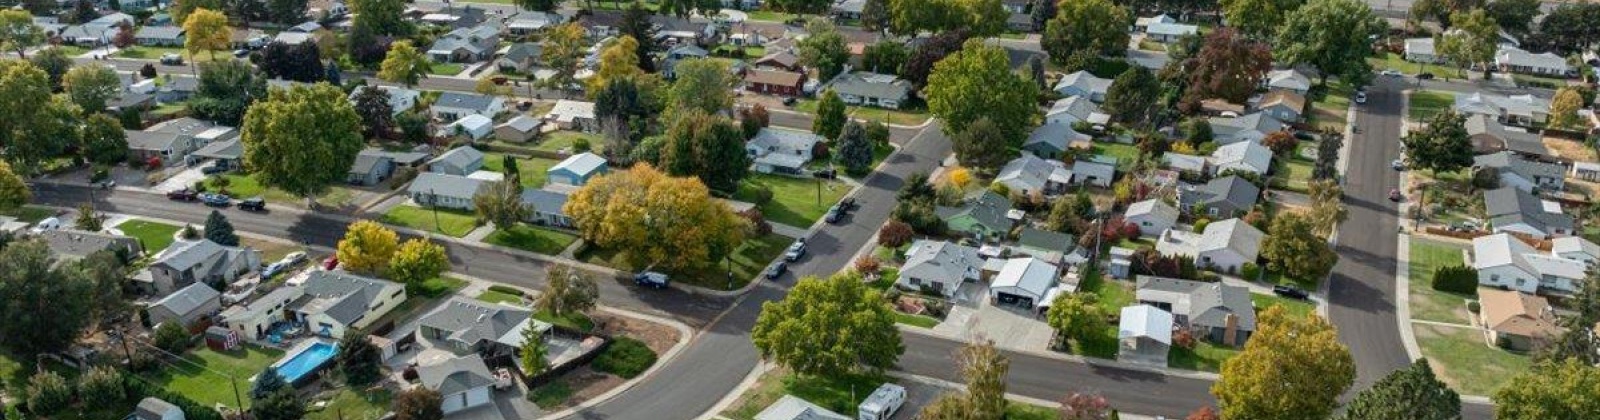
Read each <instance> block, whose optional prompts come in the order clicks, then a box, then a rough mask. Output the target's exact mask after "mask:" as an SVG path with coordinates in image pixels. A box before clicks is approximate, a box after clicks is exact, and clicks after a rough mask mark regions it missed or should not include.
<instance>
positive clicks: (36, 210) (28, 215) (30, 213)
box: [0, 206, 56, 223]
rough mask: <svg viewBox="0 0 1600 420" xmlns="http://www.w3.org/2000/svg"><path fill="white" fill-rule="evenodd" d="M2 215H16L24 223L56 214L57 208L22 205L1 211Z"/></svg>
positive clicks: (35, 221) (37, 220) (34, 221)
mask: <svg viewBox="0 0 1600 420" xmlns="http://www.w3.org/2000/svg"><path fill="white" fill-rule="evenodd" d="M0 215H5V216H11V217H15V218H17V221H19V222H23V223H37V222H39V221H40V220H44V219H47V218H49V217H50V216H55V215H56V209H52V208H49V207H41V206H22V207H17V208H14V209H11V210H7V211H4V212H0Z"/></svg>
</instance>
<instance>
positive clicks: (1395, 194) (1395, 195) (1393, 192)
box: [1389, 188, 1401, 202]
mask: <svg viewBox="0 0 1600 420" xmlns="http://www.w3.org/2000/svg"><path fill="white" fill-rule="evenodd" d="M1400 199H1401V197H1400V189H1399V188H1390V189H1389V201H1394V202H1399V201H1400Z"/></svg>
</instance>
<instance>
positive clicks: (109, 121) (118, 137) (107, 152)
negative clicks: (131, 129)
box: [82, 114, 128, 165]
mask: <svg viewBox="0 0 1600 420" xmlns="http://www.w3.org/2000/svg"><path fill="white" fill-rule="evenodd" d="M82 132H83V157H84V159H87V160H88V161H90V162H94V163H98V164H101V165H115V164H118V163H121V162H122V161H124V160H127V156H128V135H127V132H124V131H122V125H121V124H120V123H118V122H117V119H116V118H112V117H111V116H109V115H105V114H93V115H90V116H89V117H88V118H87V119H85V120H84V121H83V130H82Z"/></svg>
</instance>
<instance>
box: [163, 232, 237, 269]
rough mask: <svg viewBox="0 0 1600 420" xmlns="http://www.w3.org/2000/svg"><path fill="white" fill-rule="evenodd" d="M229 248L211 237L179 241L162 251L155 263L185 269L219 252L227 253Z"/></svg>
mask: <svg viewBox="0 0 1600 420" xmlns="http://www.w3.org/2000/svg"><path fill="white" fill-rule="evenodd" d="M228 248H229V247H226V246H222V245H221V244H218V243H216V242H211V240H209V239H201V240H198V241H179V242H178V243H174V244H172V246H171V247H169V248H167V249H166V250H165V251H162V252H161V255H160V258H157V259H156V261H155V264H163V265H166V266H168V267H172V269H174V270H177V271H184V270H188V269H189V268H191V267H194V266H195V264H199V263H201V262H203V261H205V260H208V259H211V258H213V257H215V256H217V255H218V254H225V253H227V252H228Z"/></svg>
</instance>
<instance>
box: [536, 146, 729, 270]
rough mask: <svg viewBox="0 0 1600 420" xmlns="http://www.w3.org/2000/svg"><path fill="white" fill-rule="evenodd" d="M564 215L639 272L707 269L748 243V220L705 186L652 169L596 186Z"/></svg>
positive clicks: (587, 237) (569, 204) (580, 194)
mask: <svg viewBox="0 0 1600 420" xmlns="http://www.w3.org/2000/svg"><path fill="white" fill-rule="evenodd" d="M563 210H565V211H566V212H567V214H569V215H572V219H573V221H574V222H576V224H577V226H578V232H579V234H580V235H581V236H583V238H584V240H587V241H589V242H590V243H593V244H594V245H595V246H599V247H601V248H608V249H615V250H620V251H622V252H624V253H625V254H624V255H625V256H626V258H627V259H628V263H629V264H631V265H633V266H635V267H645V266H650V265H654V266H655V267H657V268H660V269H665V270H685V269H694V268H707V267H709V266H710V265H711V264H713V263H716V262H718V261H720V260H721V259H722V258H723V257H725V256H727V255H728V254H729V253H731V252H732V251H733V249H734V247H736V246H738V245H739V243H740V242H742V241H744V231H745V223H746V222H745V220H744V219H743V218H741V217H739V216H738V215H736V214H734V212H733V210H731V209H729V208H728V206H727V205H726V204H723V203H722V202H721V201H719V200H717V199H715V198H712V197H711V192H710V190H708V189H706V186H705V185H704V184H701V183H700V180H698V179H695V178H676V177H670V176H667V175H666V174H663V173H661V171H658V170H656V169H655V168H653V167H651V166H650V165H648V164H639V165H635V166H634V167H633V168H632V169H629V170H627V171H621V172H615V173H612V174H609V175H605V176H601V177H599V178H595V179H593V180H590V181H589V182H588V184H586V185H584V187H583V188H581V189H579V190H578V191H577V192H575V193H573V194H572V198H571V199H569V200H567V205H566V207H564V208H563Z"/></svg>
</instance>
